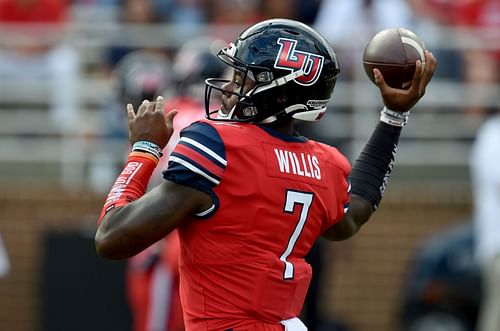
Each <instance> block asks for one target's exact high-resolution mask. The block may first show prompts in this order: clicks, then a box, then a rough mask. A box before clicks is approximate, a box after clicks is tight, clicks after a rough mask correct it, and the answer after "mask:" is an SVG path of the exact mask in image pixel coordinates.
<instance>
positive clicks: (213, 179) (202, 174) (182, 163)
mask: <svg viewBox="0 0 500 331" xmlns="http://www.w3.org/2000/svg"><path fill="white" fill-rule="evenodd" d="M168 160H169V161H173V162H177V163H179V164H181V165H183V166H185V167H186V168H188V169H189V170H191V171H192V172H194V173H197V174H198V175H201V176H203V177H205V178H206V179H208V180H209V181H211V182H212V183H214V184H216V185H219V183H220V181H218V180H217V179H215V178H213V177H212V176H210V175H209V174H207V173H206V172H204V171H203V170H201V169H200V168H198V167H196V166H194V165H192V164H191V163H189V162H188V161H186V160H183V159H181V158H178V157H176V156H170V157H169V158H168Z"/></svg>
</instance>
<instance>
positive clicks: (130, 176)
mask: <svg viewBox="0 0 500 331" xmlns="http://www.w3.org/2000/svg"><path fill="white" fill-rule="evenodd" d="M157 164H158V159H157V158H156V157H154V156H153V155H151V154H149V153H145V152H132V153H130V154H129V157H128V160H127V164H126V165H125V168H124V169H123V171H122V172H121V173H120V175H119V176H118V178H117V179H116V181H115V183H114V184H113V186H112V187H111V190H110V191H109V193H108V197H107V198H106V202H105V203H104V206H103V208H102V210H101V215H100V216H99V222H98V224H101V221H102V219H103V217H104V215H106V213H107V212H109V211H110V210H112V209H114V208H116V207H120V206H124V205H126V204H128V203H130V202H132V201H134V200H137V199H139V198H140V197H141V196H143V195H144V193H145V192H146V189H147V187H148V182H149V179H150V178H151V174H152V173H153V170H154V169H155V168H156V165H157Z"/></svg>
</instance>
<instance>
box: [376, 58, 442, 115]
mask: <svg viewBox="0 0 500 331" xmlns="http://www.w3.org/2000/svg"><path fill="white" fill-rule="evenodd" d="M436 65H437V61H436V58H435V57H434V55H433V54H432V53H431V52H430V51H428V50H425V65H423V64H422V62H421V61H420V60H417V61H416V69H415V73H414V75H413V79H412V81H411V85H410V87H409V88H408V89H398V88H393V87H390V86H389V85H388V84H387V83H386V82H385V80H384V77H383V75H382V73H381V72H380V70H378V69H373V74H374V77H375V84H377V86H378V88H379V90H380V94H381V96H382V99H383V102H384V105H385V106H386V107H387V108H389V109H391V110H394V111H398V112H406V111H408V110H410V109H411V108H412V107H413V106H414V105H415V104H416V103H417V102H418V101H419V100H420V99H421V98H422V97H423V96H424V94H425V90H426V87H427V85H428V84H429V82H430V81H431V79H432V76H433V75H434V71H435V70H436Z"/></svg>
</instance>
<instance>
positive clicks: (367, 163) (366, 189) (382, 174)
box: [349, 122, 402, 210]
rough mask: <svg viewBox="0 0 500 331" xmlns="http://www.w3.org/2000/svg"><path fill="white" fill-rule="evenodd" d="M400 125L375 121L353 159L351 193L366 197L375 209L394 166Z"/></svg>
mask: <svg viewBox="0 0 500 331" xmlns="http://www.w3.org/2000/svg"><path fill="white" fill-rule="evenodd" d="M401 129H402V128H401V127H396V126H392V125H389V124H386V123H384V122H379V123H378V125H377V126H376V127H375V130H374V131H373V133H372V136H371V137H370V139H369V140H368V142H367V143H366V145H365V147H364V148H363V151H362V152H361V154H360V155H359V157H358V158H357V160H356V161H355V162H354V165H353V167H352V171H351V175H350V178H349V179H350V181H351V186H352V187H351V190H352V191H351V193H352V194H356V195H358V196H360V197H362V198H363V199H365V200H366V201H368V202H369V203H370V204H371V205H372V207H373V210H376V209H377V207H378V205H379V203H380V200H382V197H383V195H384V191H385V188H386V186H387V182H388V180H389V176H390V174H391V171H392V168H393V166H394V159H395V157H396V150H397V146H398V142H399V136H400V134H401Z"/></svg>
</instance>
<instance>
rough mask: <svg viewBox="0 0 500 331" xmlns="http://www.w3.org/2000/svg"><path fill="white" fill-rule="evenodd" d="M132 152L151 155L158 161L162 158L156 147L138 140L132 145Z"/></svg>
mask: <svg viewBox="0 0 500 331" xmlns="http://www.w3.org/2000/svg"><path fill="white" fill-rule="evenodd" d="M132 150H133V151H142V152H147V153H150V154H153V155H154V156H155V157H156V158H157V159H158V160H159V159H160V158H161V157H162V156H163V153H162V150H161V148H160V147H159V146H158V145H156V144H155V143H152V142H150V141H146V140H140V141H137V142H136V143H134V146H132Z"/></svg>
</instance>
